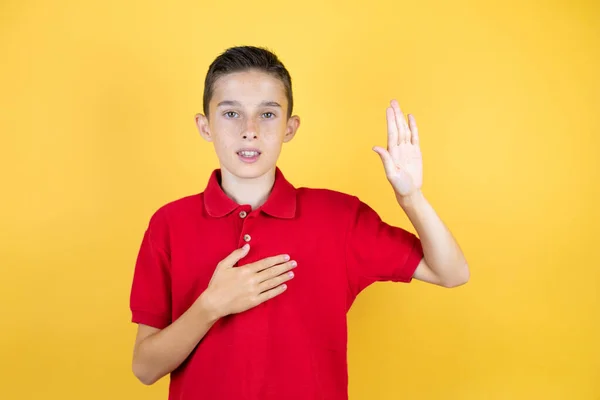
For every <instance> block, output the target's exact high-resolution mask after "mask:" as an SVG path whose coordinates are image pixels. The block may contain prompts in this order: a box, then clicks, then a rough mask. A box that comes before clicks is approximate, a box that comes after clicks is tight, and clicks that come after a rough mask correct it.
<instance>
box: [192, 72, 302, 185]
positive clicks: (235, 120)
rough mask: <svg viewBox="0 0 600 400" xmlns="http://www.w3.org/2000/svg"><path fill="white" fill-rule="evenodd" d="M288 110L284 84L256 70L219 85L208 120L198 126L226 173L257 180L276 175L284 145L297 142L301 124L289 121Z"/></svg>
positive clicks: (200, 118) (199, 119) (198, 121)
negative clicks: (266, 175)
mask: <svg viewBox="0 0 600 400" xmlns="http://www.w3.org/2000/svg"><path fill="white" fill-rule="evenodd" d="M287 109H288V102H287V97H286V95H285V88H284V86H283V83H282V82H281V81H280V80H279V79H277V78H276V77H273V76H271V75H269V74H266V73H264V72H259V71H254V70H250V71H243V72H235V73H231V74H227V75H224V76H222V77H220V78H219V79H218V80H217V81H216V82H215V85H214V91H213V96H212V99H211V100H210V104H209V108H208V110H209V115H208V116H204V115H202V114H198V115H197V116H196V124H197V126H198V130H199V131H200V134H201V135H202V137H203V138H204V139H206V140H208V141H209V142H212V143H213V144H214V146H215V151H216V153H217V157H218V158H219V162H220V164H221V169H222V170H224V172H226V173H230V174H232V175H234V176H236V177H238V178H245V179H252V178H257V177H260V176H262V175H264V174H266V173H268V172H272V171H274V169H275V166H276V163H277V159H278V158H279V154H280V152H281V147H282V145H283V143H284V142H289V141H290V140H292V138H293V137H294V135H295V133H296V131H297V129H298V126H299V124H300V119H299V118H298V117H297V116H293V117H291V118H289V119H288V118H287ZM207 117H208V118H207Z"/></svg>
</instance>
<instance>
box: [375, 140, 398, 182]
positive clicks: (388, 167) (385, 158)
mask: <svg viewBox="0 0 600 400" xmlns="http://www.w3.org/2000/svg"><path fill="white" fill-rule="evenodd" d="M373 151H374V152H375V153H377V154H379V157H381V161H382V162H383V168H384V169H385V174H386V175H387V176H392V175H393V174H394V172H395V171H396V164H394V160H393V159H392V156H391V155H390V153H389V152H388V151H387V150H385V149H383V148H381V147H379V146H375V147H373Z"/></svg>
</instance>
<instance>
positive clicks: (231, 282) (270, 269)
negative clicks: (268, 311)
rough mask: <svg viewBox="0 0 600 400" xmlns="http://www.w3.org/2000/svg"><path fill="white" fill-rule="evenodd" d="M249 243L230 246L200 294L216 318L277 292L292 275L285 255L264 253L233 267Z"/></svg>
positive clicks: (237, 310)
mask: <svg viewBox="0 0 600 400" xmlns="http://www.w3.org/2000/svg"><path fill="white" fill-rule="evenodd" d="M248 249H249V246H248V245H245V246H244V247H242V248H239V249H236V250H234V251H233V252H232V253H231V254H230V255H229V256H227V257H226V258H225V259H223V260H222V261H221V262H220V263H219V264H218V265H217V268H216V269H215V272H214V273H213V276H212V278H211V280H210V283H209V284H208V288H207V289H206V290H205V291H204V293H203V294H202V295H203V297H204V300H205V303H206V304H207V306H208V307H210V309H211V310H212V311H213V313H214V315H215V316H216V318H221V317H224V316H226V315H229V314H236V313H240V312H242V311H246V310H248V309H250V308H252V307H256V306H257V305H259V304H261V303H263V302H265V301H267V300H269V299H272V298H273V297H275V296H278V295H280V294H281V293H283V292H284V291H285V289H286V288H287V287H286V285H285V282H287V281H289V280H290V279H292V278H293V277H294V274H293V273H292V272H291V271H290V270H291V269H293V268H295V267H296V262H295V261H290V260H289V256H287V255H278V256H274V257H268V258H265V259H262V260H259V261H256V262H254V263H251V264H246V265H244V266H241V267H234V266H235V265H236V264H237V263H238V261H240V260H241V259H242V258H244V257H245V256H246V255H247V254H248Z"/></svg>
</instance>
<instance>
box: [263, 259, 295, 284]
mask: <svg viewBox="0 0 600 400" xmlns="http://www.w3.org/2000/svg"><path fill="white" fill-rule="evenodd" d="M297 265H298V263H297V262H296V261H289V262H286V263H283V264H279V265H275V266H273V267H270V268H267V269H265V270H263V271H261V272H260V273H259V274H258V281H259V282H264V281H266V280H269V279H271V278H273V277H275V276H278V275H281V274H283V273H284V272H286V271H289V270H291V269H294V268H296V266H297Z"/></svg>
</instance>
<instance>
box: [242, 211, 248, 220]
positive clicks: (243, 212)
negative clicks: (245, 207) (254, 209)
mask: <svg viewBox="0 0 600 400" xmlns="http://www.w3.org/2000/svg"><path fill="white" fill-rule="evenodd" d="M246 215H248V214H247V213H246V211H240V218H246Z"/></svg>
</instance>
